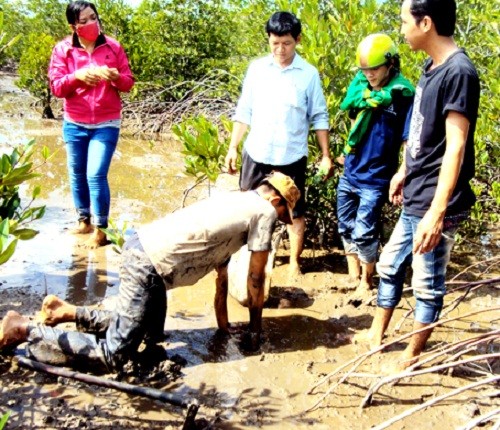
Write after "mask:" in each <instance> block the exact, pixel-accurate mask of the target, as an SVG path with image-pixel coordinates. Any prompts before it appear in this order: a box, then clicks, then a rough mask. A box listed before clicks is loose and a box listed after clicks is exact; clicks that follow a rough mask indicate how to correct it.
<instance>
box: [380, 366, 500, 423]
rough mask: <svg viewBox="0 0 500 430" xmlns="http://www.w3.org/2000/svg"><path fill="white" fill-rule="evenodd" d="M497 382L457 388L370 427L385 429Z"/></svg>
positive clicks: (489, 381)
mask: <svg viewBox="0 0 500 430" xmlns="http://www.w3.org/2000/svg"><path fill="white" fill-rule="evenodd" d="M498 380H500V376H494V377H491V378H487V379H482V380H481V381H477V382H474V383H472V384H469V385H466V386H464V387H460V388H457V389H455V390H453V391H450V392H448V393H446V394H443V395H441V396H438V397H435V398H433V399H431V400H428V401H427V402H425V403H422V404H421V405H418V406H416V407H414V408H411V409H408V410H406V411H404V412H403V413H401V414H399V415H396V416H394V417H392V418H391V419H390V420H387V421H384V422H383V423H381V424H379V425H378V426H375V427H372V430H382V429H385V428H387V427H389V426H391V425H392V424H394V423H396V422H398V421H401V420H402V419H404V418H406V417H408V416H410V415H412V414H414V413H415V412H418V411H420V410H422V409H425V408H427V407H429V406H432V405H434V404H436V403H438V402H440V401H441V400H444V399H447V398H449V397H453V396H456V395H457V394H460V393H463V392H464V391H467V390H472V389H473V388H476V387H480V386H481V385H487V384H491V383H493V382H496V381H498Z"/></svg>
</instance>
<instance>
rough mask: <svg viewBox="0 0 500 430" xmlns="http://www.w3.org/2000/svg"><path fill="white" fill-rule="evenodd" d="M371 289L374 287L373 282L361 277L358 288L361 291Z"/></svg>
mask: <svg viewBox="0 0 500 430" xmlns="http://www.w3.org/2000/svg"><path fill="white" fill-rule="evenodd" d="M371 289H372V283H371V282H370V281H367V280H365V279H363V278H361V280H360V281H359V285H358V288H357V290H359V291H360V292H362V291H365V292H367V293H369V292H370V290H371Z"/></svg>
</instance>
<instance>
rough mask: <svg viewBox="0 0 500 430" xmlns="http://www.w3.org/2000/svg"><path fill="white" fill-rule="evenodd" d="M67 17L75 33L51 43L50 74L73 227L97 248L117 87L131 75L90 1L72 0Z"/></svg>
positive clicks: (116, 127)
mask: <svg viewBox="0 0 500 430" xmlns="http://www.w3.org/2000/svg"><path fill="white" fill-rule="evenodd" d="M66 18H67V20H68V23H69V25H70V27H71V29H72V31H73V34H72V36H70V37H68V38H66V39H64V40H63V41H61V42H59V43H58V44H57V45H56V46H55V47H54V50H53V51H52V57H51V60H50V66H49V79H50V86H51V89H52V93H53V94H54V95H55V96H56V97H60V98H64V122H63V138H64V142H65V143H66V150H67V157H68V171H69V178H70V184H71V192H72V194H73V201H74V204H75V207H76V211H77V214H78V227H77V228H76V229H75V231H74V232H75V233H79V234H89V233H92V235H91V236H90V239H88V240H87V241H86V242H85V246H86V247H88V248H97V247H98V246H102V245H105V244H106V235H105V234H104V233H103V232H102V231H101V230H100V229H101V228H106V227H107V226H108V217H109V207H110V191H109V184H108V171H109V167H110V164H111V159H112V157H113V153H114V151H115V148H116V145H117V143H118V136H119V133H120V125H121V108H122V104H121V100H120V94H119V92H120V91H124V92H128V91H130V89H131V88H132V86H133V85H134V78H133V76H132V72H131V71H130V67H129V64H128V59H127V55H126V54H125V51H124V50H123V48H122V46H121V45H120V44H119V43H118V42H117V41H116V40H114V39H113V38H111V37H109V36H105V35H104V34H103V33H102V31H101V24H100V20H99V15H98V13H97V9H96V7H95V6H94V5H93V4H92V3H89V2H87V1H74V2H71V3H70V4H68V6H67V8H66ZM91 216H92V217H93V224H94V225H92V223H91Z"/></svg>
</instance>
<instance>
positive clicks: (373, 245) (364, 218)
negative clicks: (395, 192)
mask: <svg viewBox="0 0 500 430" xmlns="http://www.w3.org/2000/svg"><path fill="white" fill-rule="evenodd" d="M386 200H387V192H386V191H385V190H380V189H377V188H359V187H356V186H355V185H353V184H352V183H350V182H349V181H348V179H347V178H346V177H345V176H341V177H340V179H339V184H338V187H337V217H338V220H339V234H340V235H341V236H342V242H343V244H344V250H345V253H346V254H356V255H357V256H358V258H359V259H360V261H361V262H363V263H374V262H375V261H376V260H377V251H378V246H379V222H380V215H381V212H382V207H383V206H384V203H385V201H386Z"/></svg>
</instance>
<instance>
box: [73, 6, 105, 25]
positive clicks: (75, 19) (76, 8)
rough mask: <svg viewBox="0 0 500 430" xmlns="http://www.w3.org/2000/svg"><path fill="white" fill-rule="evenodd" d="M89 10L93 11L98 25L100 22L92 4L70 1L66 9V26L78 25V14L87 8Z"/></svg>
mask: <svg viewBox="0 0 500 430" xmlns="http://www.w3.org/2000/svg"><path fill="white" fill-rule="evenodd" d="M88 7H89V8H90V9H92V10H93V11H94V13H95V14H96V16H97V20H98V21H99V23H100V22H101V20H100V19H99V13H98V12H97V9H96V7H95V5H94V3H90V2H88V1H83V0H77V1H72V2H71V3H69V4H68V6H67V7H66V19H67V20H68V24H71V25H75V24H77V23H78V19H79V18H80V13H81V12H82V11H83V10H84V9H87V8H88Z"/></svg>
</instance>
